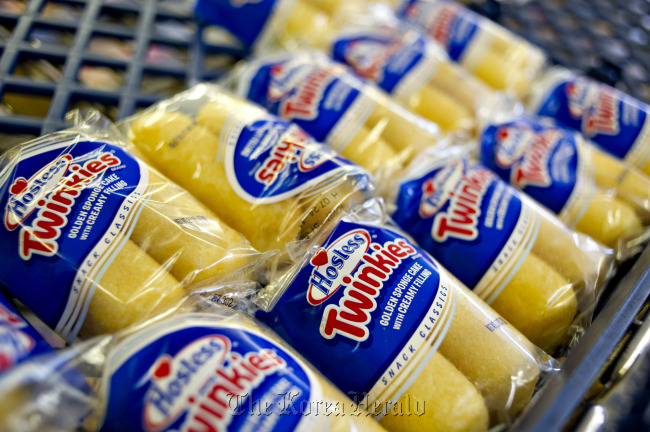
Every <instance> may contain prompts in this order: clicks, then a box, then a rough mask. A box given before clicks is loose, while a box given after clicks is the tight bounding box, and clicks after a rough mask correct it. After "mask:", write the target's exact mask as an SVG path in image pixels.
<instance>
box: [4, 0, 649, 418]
mask: <svg viewBox="0 0 650 432" xmlns="http://www.w3.org/2000/svg"><path fill="white" fill-rule="evenodd" d="M393 7H395V8H396V10H397V15H398V16H399V17H400V18H401V19H403V20H404V21H400V20H399V19H397V18H396V17H395V15H393V13H392V12H391V11H390V10H389V9H388V8H386V7H383V6H378V7H376V8H375V7H374V6H372V7H369V6H368V4H366V2H363V1H351V2H346V1H340V0H339V1H326V0H262V1H255V2H230V1H227V0H198V1H197V2H195V4H194V12H195V14H196V16H197V18H198V19H199V20H200V21H202V22H203V24H215V25H219V26H221V27H223V28H225V29H227V30H228V31H230V32H231V33H232V34H233V35H234V36H235V37H236V38H237V40H238V41H239V42H240V43H241V45H243V46H244V47H246V48H249V49H251V50H253V51H255V52H256V53H257V54H258V56H256V57H254V58H252V59H250V60H247V61H246V62H243V63H242V64H241V65H239V66H238V67H237V68H236V69H235V70H234V71H233V73H232V74H230V76H229V77H228V79H227V80H226V81H224V83H225V85H226V86H228V87H230V88H231V89H233V90H236V93H237V94H238V96H235V95H233V94H230V93H228V92H227V91H226V90H224V89H223V88H222V87H220V86H217V85H213V84H200V85H198V86H196V87H194V88H192V89H190V90H187V91H185V92H182V93H180V94H178V95H176V96H174V97H172V98H170V99H168V100H165V101H163V102H160V103H158V104H156V105H154V106H153V107H151V108H149V109H146V110H144V111H142V112H141V113H140V114H138V115H136V116H134V117H132V118H128V119H126V120H125V121H123V122H122V123H121V125H120V129H121V131H120V130H118V128H115V127H114V126H112V125H110V124H108V123H107V122H105V120H104V119H102V118H99V117H98V115H97V113H95V112H90V113H88V114H85V115H80V114H79V113H77V115H76V117H75V118H74V120H75V122H76V124H77V126H75V127H74V128H72V129H69V130H66V131H63V132H58V133H54V134H50V135H48V136H45V137H42V138H38V139H36V140H33V141H30V142H27V143H25V144H23V145H20V146H18V147H16V148H14V149H12V150H11V151H9V152H8V153H6V154H5V155H3V156H2V159H0V208H2V209H3V211H4V217H3V219H4V223H3V226H2V227H0V238H2V242H3V248H2V254H3V256H2V260H0V262H1V264H0V266H1V267H0V284H1V285H2V288H3V289H4V290H5V292H6V294H7V295H8V298H10V299H11V301H13V302H16V301H17V302H18V303H21V304H22V305H24V307H26V308H28V309H29V310H31V312H33V313H34V314H35V315H36V316H37V317H38V318H39V319H40V320H42V322H44V323H45V324H46V325H47V326H49V327H50V328H51V329H53V330H54V331H55V332H56V333H57V334H58V335H59V336H61V337H62V338H63V339H64V340H65V341H66V342H67V343H71V344H72V346H70V347H68V348H65V349H62V350H56V351H55V352H51V350H52V348H50V347H49V346H48V344H47V343H45V342H44V341H42V340H41V338H40V337H39V335H38V334H37V333H36V332H34V331H33V330H32V329H31V327H29V324H27V323H26V321H25V320H23V319H22V318H21V317H20V316H19V315H18V314H17V313H16V312H15V311H14V310H13V309H12V307H13V306H12V303H11V301H8V302H4V301H3V300H4V299H0V318H2V321H1V322H0V324H2V326H1V327H0V329H2V330H3V336H2V339H1V340H0V371H2V370H3V369H5V371H4V372H3V373H2V374H1V375H0V397H1V398H2V400H6V401H8V402H7V403H6V404H5V406H4V407H3V408H2V409H0V429H7V430H41V431H44V430H85V431H95V430H102V431H117V430H126V431H131V430H132V431H163V430H169V431H172V430H177V431H180V430H186V431H217V430H277V431H279V430H295V431H306V430H337V431H345V430H349V431H355V430H378V431H379V430H384V428H385V429H387V430H391V431H393V430H394V431H417V430H434V431H487V430H488V429H489V428H503V427H506V426H507V425H508V424H509V423H510V422H511V421H512V420H513V419H514V418H515V417H516V416H517V415H518V414H519V413H521V411H522V410H524V409H525V408H526V406H527V405H528V403H529V401H530V400H531V398H532V397H533V394H534V392H535V390H536V389H538V388H539V387H540V386H542V385H543V384H544V381H545V378H546V377H547V375H548V374H550V373H553V372H555V371H556V370H557V368H558V363H557V362H556V361H555V360H554V359H553V358H552V357H550V356H549V355H548V354H546V353H549V354H553V353H560V354H563V353H564V350H565V349H567V348H570V347H571V346H572V345H573V344H574V343H575V341H576V338H577V337H578V336H579V335H580V334H581V332H582V331H584V329H585V328H586V326H587V325H588V322H589V319H590V314H591V312H592V310H593V307H594V305H595V302H596V300H597V298H598V295H599V293H600V290H601V289H602V287H603V285H604V284H605V283H606V282H607V280H608V279H609V277H610V276H611V269H612V265H613V261H614V260H613V249H616V248H619V252H620V250H621V249H623V248H621V244H622V243H621V242H622V241H624V240H626V239H630V238H634V236H637V235H638V233H639V232H640V230H641V229H642V228H643V227H644V225H646V224H648V223H649V222H650V215H649V214H648V212H649V211H650V200H649V198H650V179H648V178H647V177H646V176H645V174H643V173H642V172H640V171H637V170H636V169H634V168H631V166H632V165H634V166H636V167H639V168H640V169H645V168H647V166H648V165H650V164H649V163H648V160H647V159H648V158H647V155H646V153H648V152H646V151H645V149H644V147H645V146H646V143H645V141H646V140H647V139H646V135H647V132H646V131H645V120H646V114H647V111H648V110H647V107H646V106H645V105H642V104H640V103H639V102H637V101H635V100H633V99H631V98H629V97H627V96H625V95H623V94H620V93H617V92H615V91H614V90H613V89H609V88H607V87H604V86H602V85H598V84H594V83H592V82H590V81H587V80H586V79H584V78H582V77H579V76H577V75H574V74H572V73H570V72H567V71H565V70H561V69H557V68H555V69H550V70H548V71H547V72H546V73H544V74H540V71H541V70H542V68H543V67H544V64H545V57H544V55H543V54H542V53H541V51H539V50H538V49H537V48H535V47H533V46H531V45H530V44H528V43H526V42H524V41H522V40H521V39H519V38H517V37H515V36H514V35H512V34H510V33H509V32H507V31H506V30H504V29H502V28H500V27H499V26H497V25H495V24H493V23H491V22H489V21H487V20H485V19H483V18H480V17H479V16H477V15H475V14H474V13H473V12H470V11H468V10H466V9H464V8H463V7H462V6H461V5H459V4H456V3H454V2H451V1H448V0H409V1H406V2H404V3H401V4H393ZM359 17H364V20H363V23H362V24H359V23H357V22H356V21H358V19H359ZM416 27H419V30H418V29H417V28H416ZM423 32H424V33H427V35H428V36H427V35H424V34H423ZM429 38H431V39H429ZM432 40H435V41H437V42H438V43H440V45H441V46H442V48H441V47H439V46H436V45H434V44H433V42H432ZM274 45H275V46H283V47H284V48H285V49H288V50H289V52H275V53H270V54H267V53H266V51H267V48H269V47H272V46H274ZM305 48H308V49H311V51H306V50H304V49H305ZM314 48H317V49H321V50H323V51H324V52H317V51H314ZM443 51H446V52H443ZM261 52H264V54H265V55H259V54H260V53H261ZM328 55H330V56H331V57H332V58H330V57H328ZM450 59H451V60H453V61H456V62H458V63H460V65H462V66H463V67H464V68H466V69H467V71H469V72H470V73H472V74H473V75H475V77H478V78H480V79H481V80H483V81H484V83H481V82H479V81H477V79H476V78H475V77H474V76H471V75H467V74H466V71H464V70H463V69H461V68H460V67H459V66H458V65H454V64H452V63H451V62H450ZM337 61H340V62H341V63H337ZM342 63H347V65H349V66H350V67H347V66H345V65H344V64H342ZM366 79H367V81H366ZM371 82H372V83H373V84H371ZM374 84H377V86H375V85H374ZM485 84H487V85H488V86H489V87H492V89H489V88H488V87H487V86H485ZM531 89H533V90H532V91H531ZM382 90H383V91H382ZM494 90H502V91H503V92H505V93H510V94H512V95H515V96H517V97H519V98H523V99H524V100H525V102H526V104H527V107H528V108H529V109H530V111H531V112H533V113H535V114H540V115H548V116H552V117H555V119H556V121H553V120H550V119H547V118H541V117H522V116H519V115H515V114H514V113H510V112H504V110H505V109H506V108H507V107H509V106H510V104H509V102H508V99H507V98H503V97H502V96H501V95H500V94H496V93H495V92H494ZM389 95H390V96H393V97H394V99H391V98H390V96H389ZM242 98H248V99H250V100H252V101H253V102H256V103H257V104H259V105H261V106H258V105H254V104H253V103H250V102H247V101H245V100H244V99H242ZM410 110H412V111H414V112H411V111H410ZM566 127H572V128H574V129H579V130H581V131H582V132H583V133H584V134H585V135H586V138H585V137H583V136H581V135H580V134H579V133H578V132H576V131H571V130H569V129H567V128H566ZM447 132H451V133H454V134H455V135H458V136H460V137H461V139H460V140H458V141H457V140H456V137H452V136H451V135H446V134H445V133H447ZM476 137H478V138H476ZM468 138H469V139H472V138H473V139H474V140H473V141H468V140H467V139H468ZM588 139H592V140H593V141H594V142H596V143H597V144H599V145H601V146H602V147H604V149H605V150H607V151H609V152H610V153H612V154H613V155H614V156H616V157H619V158H623V159H625V161H619V160H617V159H615V158H614V157H612V156H610V155H608V154H607V153H605V152H603V151H601V150H597V149H596V148H595V147H593V146H592V145H591V143H589V142H588ZM321 142H322V143H323V144H326V145H322V144H321ZM450 143H453V144H458V143H461V144H459V145H452V146H450V145H449V144H450ZM481 163H483V164H484V165H482V164H481ZM508 182H510V185H509V184H508ZM516 188H518V189H521V191H519V190H517V189H516ZM522 191H523V192H525V193H527V194H530V195H531V196H532V198H533V199H535V200H537V201H538V202H539V203H541V204H542V205H544V206H545V207H547V208H548V209H549V210H551V211H552V212H554V213H557V215H558V216H557V217H556V216H554V215H553V214H551V212H549V211H547V210H546V209H544V208H543V207H542V206H540V205H539V204H537V203H536V202H534V201H533V200H532V199H531V198H529V197H528V196H526V195H525V194H524V193H523V192H522ZM391 218H392V219H391ZM393 221H394V222H393ZM565 224H566V225H565ZM567 226H568V227H567ZM573 229H575V230H577V231H579V232H582V233H585V234H587V235H589V236H591V237H588V236H587V235H584V234H578V233H576V232H574V231H572V230H573ZM592 238H593V239H592ZM620 256H621V255H619V257H620ZM624 257H626V256H624ZM258 284H261V286H260V285H258ZM251 286H253V287H255V288H254V289H251ZM466 287H469V289H468V288H466ZM220 289H222V290H224V291H221V292H227V293H228V296H230V297H229V298H230V299H234V300H233V306H234V307H235V308H237V309H239V310H240V311H238V312H236V311H234V310H231V309H229V308H226V307H224V306H223V305H215V304H214V302H209V301H207V300H206V299H204V298H200V297H197V296H193V297H192V299H191V300H189V301H187V296H188V295H190V294H192V293H194V292H201V293H203V295H205V294H206V293H212V294H213V297H212V299H213V300H215V302H216V303H219V302H221V303H224V302H223V299H222V298H221V297H220V294H219V295H217V294H214V293H215V292H219V290H220ZM251 299H252V302H251ZM184 300H185V302H184ZM5 303H6V304H5ZM246 315H254V319H253V318H251V317H250V316H246ZM260 321H261V322H263V323H264V324H261V323H260ZM266 326H268V327H270V329H271V330H272V331H271V330H269V328H267V327H266ZM93 336H96V337H93ZM78 338H81V339H85V340H82V341H80V340H79V339H78ZM294 350H295V351H294ZM301 356H304V358H303V357H301ZM310 364H311V365H313V366H311V365H310ZM321 374H322V375H321ZM328 380H329V381H328ZM335 387H337V388H338V389H336V388H335ZM46 399H47V400H49V402H47V403H46V402H45V400H46Z"/></svg>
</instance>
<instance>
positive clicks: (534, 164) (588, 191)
mask: <svg viewBox="0 0 650 432" xmlns="http://www.w3.org/2000/svg"><path fill="white" fill-rule="evenodd" d="M583 146H584V144H583V142H582V140H581V139H580V137H579V136H578V135H577V134H576V133H575V132H573V131H570V130H568V129H565V128H562V127H559V126H556V125H555V124H554V123H553V121H552V120H550V119H546V120H543V119H539V118H532V117H530V118H529V117H520V118H517V119H515V120H513V121H510V122H507V123H503V124H493V125H490V126H489V127H488V128H487V129H486V130H485V131H484V132H483V135H482V136H481V159H482V162H483V164H484V165H485V166H487V167H488V168H490V169H491V170H492V171H494V172H495V173H497V174H499V176H500V177H501V178H502V179H503V180H505V181H507V182H510V184H511V185H513V186H514V187H516V188H517V189H521V190H523V191H524V192H526V194H527V195H529V196H530V197H532V198H534V199H535V200H536V201H538V202H540V203H541V204H543V205H544V206H546V207H547V208H548V209H550V210H551V211H552V212H554V213H556V214H558V215H560V218H561V219H562V220H563V221H564V222H565V223H567V224H568V225H570V226H573V225H575V223H576V222H577V221H578V220H579V217H580V216H581V215H582V214H583V212H584V209H582V211H581V210H580V209H579V208H578V207H580V208H582V207H585V206H586V204H587V203H588V201H589V198H590V197H591V195H592V194H593V173H592V166H591V161H590V160H589V155H588V153H587V152H585V149H584V148H583Z"/></svg>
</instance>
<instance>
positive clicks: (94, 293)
mask: <svg viewBox="0 0 650 432" xmlns="http://www.w3.org/2000/svg"><path fill="white" fill-rule="evenodd" d="M97 115H98V114H96V112H92V113H91V115H90V116H89V117H88V118H86V119H79V122H80V124H79V125H78V126H77V127H75V128H72V129H68V130H65V131H63V132H57V133H53V134H50V135H46V136H44V137H41V138H38V139H36V140H33V141H30V142H27V143H25V144H24V145H20V146H18V147H15V148H13V149H12V150H11V151H10V152H7V153H5V154H4V155H3V156H2V159H1V160H0V208H2V209H3V225H2V227H0V240H1V241H2V244H3V245H4V246H3V248H2V252H1V254H2V257H1V258H2V259H0V274H1V276H0V282H1V283H2V285H3V286H4V287H5V288H6V289H7V292H8V294H9V295H11V296H14V297H16V298H17V299H18V300H20V301H21V302H22V303H23V304H25V305H26V306H27V307H28V308H30V309H31V310H32V311H33V312H34V313H35V314H36V315H37V316H38V317H39V318H40V319H41V320H42V321H43V322H44V323H46V324H47V325H48V326H50V327H51V328H52V329H54V330H55V331H56V332H57V333H58V334H59V335H61V336H62V337H63V338H64V339H65V340H67V341H71V340H73V339H74V338H75V336H76V335H77V334H80V335H82V336H91V335H95V334H98V333H104V332H110V331H115V330H117V329H119V328H122V327H125V326H127V325H129V324H130V323H132V322H134V321H135V320H137V319H138V318H141V317H142V316H144V315H146V314H148V313H152V312H154V311H155V310H160V309H163V308H165V307H167V306H168V305H169V304H171V303H173V302H174V301H177V300H178V299H179V298H180V297H181V296H183V295H184V290H185V287H189V286H191V285H194V284H199V283H211V282H212V281H216V280H220V279H221V278H224V277H229V276H230V275H232V274H235V273H238V274H240V273H242V272H244V271H246V270H247V269H248V268H249V267H250V266H252V265H253V263H254V262H255V261H256V260H257V258H259V257H260V254H259V253H258V252H257V251H256V250H255V249H253V248H252V247H251V246H250V244H249V243H248V242H247V241H246V240H245V239H244V238H243V236H242V235H241V234H239V233H238V232H236V231H234V230H233V229H232V228H230V227H229V226H228V225H226V224H225V223H224V222H223V221H222V220H220V219H219V218H218V217H217V216H216V215H215V214H214V213H212V212H211V211H210V210H209V209H208V208H206V207H205V206H204V205H202V204H201V203H200V202H199V201H197V200H196V199H195V198H193V197H192V196H191V195H190V194H189V193H187V192H186V191H185V190H184V189H182V188H180V187H178V186H177V185H175V184H174V183H172V182H171V181H169V180H168V179H167V178H165V177H164V176H162V175H161V174H160V173H159V172H158V171H156V170H155V169H153V168H151V167H150V166H148V165H147V164H146V163H145V162H143V160H142V159H141V158H140V157H138V156H137V150H136V149H135V148H134V147H133V146H132V145H131V144H129V143H128V142H127V141H125V139H124V137H123V136H122V135H121V134H119V133H118V131H117V130H116V129H115V128H114V127H111V126H106V125H105V124H104V123H103V120H102V119H97V118H95V117H96V116H97ZM43 281H48V283H47V284H44V283H43Z"/></svg>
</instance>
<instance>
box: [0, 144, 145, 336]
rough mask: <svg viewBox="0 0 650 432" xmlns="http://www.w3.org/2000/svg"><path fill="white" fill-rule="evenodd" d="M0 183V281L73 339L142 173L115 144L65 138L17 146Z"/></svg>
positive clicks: (134, 202) (135, 205)
mask: <svg viewBox="0 0 650 432" xmlns="http://www.w3.org/2000/svg"><path fill="white" fill-rule="evenodd" d="M0 184H2V186H1V189H0V208H2V209H3V210H4V217H3V221H4V223H3V227H2V229H0V241H2V242H3V244H4V245H5V247H3V249H2V259H1V260H0V272H1V273H2V275H1V276H0V281H1V282H2V284H3V285H4V286H5V287H6V288H7V290H8V291H9V293H11V294H12V295H13V296H15V297H16V298H17V299H19V300H20V301H21V302H22V303H24V304H25V305H26V306H28V307H29V308H30V309H31V310H33V311H34V312H35V313H36V314H37V315H38V316H39V317H40V318H41V319H42V320H43V321H44V322H45V323H46V324H47V325H49V326H50V327H52V328H53V329H55V330H56V331H57V332H58V333H59V334H60V335H61V336H62V337H64V338H65V339H69V340H71V339H74V337H75V335H76V333H77V332H78V330H79V327H80V326H81V324H82V323H83V320H84V317H85V314H86V311H87V308H88V304H89V302H90V298H91V297H92V293H93V292H94V289H95V286H96V284H97V282H98V281H99V279H100V278H101V275H102V274H103V272H104V271H105V270H106V268H108V266H109V265H110V263H111V261H112V257H113V256H115V254H117V253H118V251H119V250H120V249H121V247H122V245H123V243H124V241H125V240H126V237H127V236H128V235H127V233H126V231H127V227H128V226H131V225H132V224H134V223H135V221H136V220H137V217H138V215H139V210H140V208H141V206H142V205H143V203H142V202H141V200H139V198H140V197H141V196H142V195H143V194H144V193H145V191H146V189H147V187H148V171H147V169H146V167H145V166H144V165H143V164H142V163H141V162H140V161H138V160H136V159H134V158H133V157H132V156H130V155H129V154H128V153H126V152H125V151H124V149H123V148H121V147H119V146H115V145H112V144H110V143H104V142H92V141H78V140H74V139H72V140H69V141H58V142H47V143H40V144H38V145H32V146H30V147H26V148H24V149H23V150H22V151H21V153H20V155H19V156H18V157H17V158H16V159H15V160H13V161H11V162H10V164H9V166H8V167H7V168H6V169H5V170H4V172H3V173H2V174H1V176H0ZM44 281H48V283H47V284H45V283H44Z"/></svg>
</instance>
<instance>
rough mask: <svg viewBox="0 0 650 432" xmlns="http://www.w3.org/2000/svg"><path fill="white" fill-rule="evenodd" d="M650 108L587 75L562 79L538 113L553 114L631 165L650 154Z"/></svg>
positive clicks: (645, 160) (637, 164)
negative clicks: (649, 138)
mask: <svg viewBox="0 0 650 432" xmlns="http://www.w3.org/2000/svg"><path fill="white" fill-rule="evenodd" d="M648 112H650V107H648V105H646V104H644V103H642V102H640V101H638V100H636V99H634V98H633V97H631V96H629V95H627V94H625V93H623V92H621V91H619V90H616V89H614V88H612V87H609V86H607V85H605V84H601V83H598V82H596V81H594V80H592V79H590V78H587V77H569V76H567V77H566V78H560V79H559V80H558V81H557V82H556V83H555V84H554V85H553V86H552V87H551V88H550V89H549V91H548V93H547V95H546V96H544V98H543V99H542V100H541V101H540V102H539V104H538V108H537V114H539V115H542V116H548V117H552V118H554V119H555V120H557V121H558V122H559V123H561V124H563V125H565V126H567V127H570V128H572V129H575V130H578V131H580V132H582V134H583V135H584V136H585V137H587V138H588V139H590V140H591V141H593V142H594V143H596V144H598V145H599V146H600V147H602V148H603V149H605V150H606V151H608V152H609V153H611V154H613V155H614V156H616V157H618V158H619V159H626V160H627V161H628V162H629V163H630V164H632V165H635V166H639V167H643V166H644V165H645V164H646V163H647V161H648V158H649V157H650V146H648V145H647V137H648V135H649V134H650V122H648V121H647V119H648Z"/></svg>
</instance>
